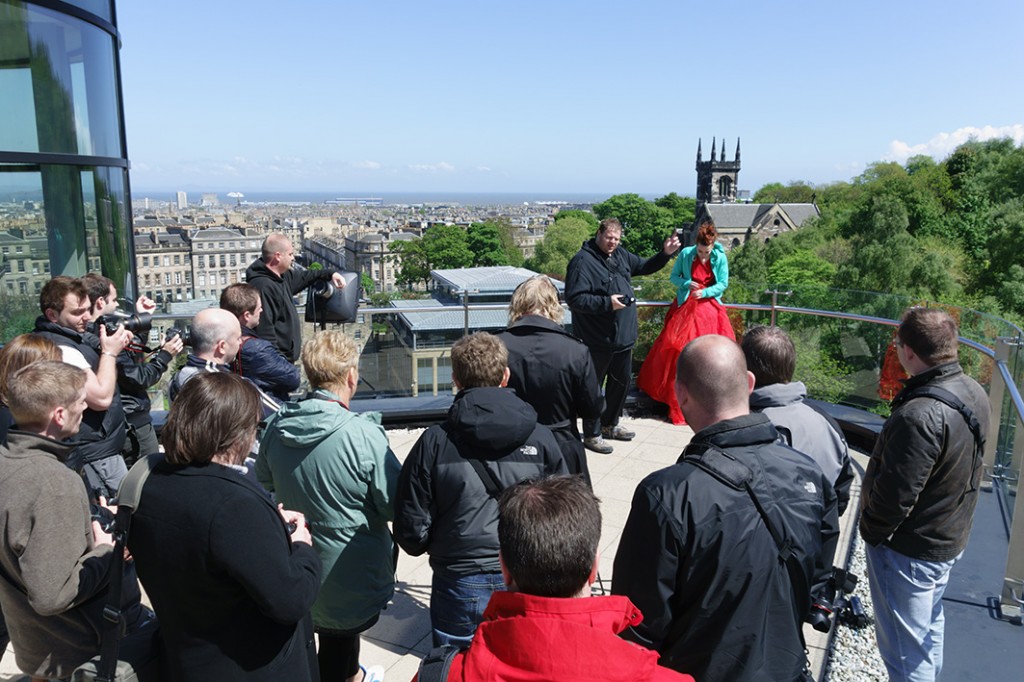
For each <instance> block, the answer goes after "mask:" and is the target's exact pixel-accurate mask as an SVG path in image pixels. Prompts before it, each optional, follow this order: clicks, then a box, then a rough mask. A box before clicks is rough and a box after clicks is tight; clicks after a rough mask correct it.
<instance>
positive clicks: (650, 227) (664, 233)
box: [594, 194, 674, 258]
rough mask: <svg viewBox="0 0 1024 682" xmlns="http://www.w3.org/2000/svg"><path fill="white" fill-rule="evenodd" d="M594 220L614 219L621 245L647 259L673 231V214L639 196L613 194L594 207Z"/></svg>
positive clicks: (659, 248)
mask: <svg viewBox="0 0 1024 682" xmlns="http://www.w3.org/2000/svg"><path fill="white" fill-rule="evenodd" d="M594 213H595V214H596V215H597V217H598V218H600V219H601V220H604V219H605V218H618V219H619V222H621V223H622V244H623V246H625V247H626V248H627V249H629V250H630V251H632V252H633V253H635V254H636V255H638V256H640V257H641V258H650V257H651V256H653V255H654V254H656V253H657V252H658V251H660V250H661V248H662V242H664V241H665V239H666V238H667V237H668V236H669V234H670V233H671V232H672V230H673V222H674V218H673V214H672V211H670V210H669V209H667V208H662V207H661V206H657V205H655V204H654V203H653V202H650V201H647V200H646V199H644V198H643V197H641V196H640V195H639V194H616V195H615V196H613V197H610V198H609V199H607V200H606V201H603V202H601V203H600V204H596V205H595V206H594Z"/></svg>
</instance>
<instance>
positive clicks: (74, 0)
mask: <svg viewBox="0 0 1024 682" xmlns="http://www.w3.org/2000/svg"><path fill="white" fill-rule="evenodd" d="M64 2H66V3H68V4H69V5H74V6H75V7H80V8H82V9H84V10H85V11H86V12H91V13H92V14H95V15H96V16H98V17H100V18H101V19H106V20H107V21H109V22H110V23H114V11H113V9H112V4H113V3H111V2H110V0H64Z"/></svg>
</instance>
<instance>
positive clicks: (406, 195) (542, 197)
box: [132, 187, 659, 206]
mask: <svg viewBox="0 0 1024 682" xmlns="http://www.w3.org/2000/svg"><path fill="white" fill-rule="evenodd" d="M178 191H185V192H186V194H187V195H188V201H189V203H190V204H198V203H199V200H200V197H201V196H202V195H203V194H216V195H217V199H218V201H219V202H220V203H221V204H226V205H230V204H233V203H235V200H236V198H235V197H229V196H228V191H224V192H214V191H209V190H207V191H199V190H166V189H136V188H134V187H133V188H132V203H133V204H138V203H140V202H141V201H142V200H143V199H150V200H155V201H174V199H175V196H176V194H177V192H178ZM611 196H614V195H613V194H606V193H601V192H345V191H337V192H301V191H264V192H245V193H244V194H243V196H242V197H241V201H242V203H255V204H263V203H267V204H270V203H281V204H295V203H310V204H322V203H324V202H326V201H331V200H335V199H355V198H360V199H368V198H375V199H380V200H381V201H382V202H383V204H384V205H385V206H396V205H410V204H460V205H462V206H502V205H512V204H524V203H531V204H532V203H538V202H566V203H570V204H596V203H600V202H602V201H605V200H606V199H608V198H609V197H611ZM640 196H642V197H644V198H647V199H654V198H656V197H657V196H659V195H657V194H650V195H648V194H641V195H640Z"/></svg>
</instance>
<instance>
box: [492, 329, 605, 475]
mask: <svg viewBox="0 0 1024 682" xmlns="http://www.w3.org/2000/svg"><path fill="white" fill-rule="evenodd" d="M498 338H499V339H501V340H502V341H503V342H504V343H505V346H506V347H507V348H508V368H509V371H510V376H509V380H508V385H509V387H510V388H514V389H515V391H516V395H518V396H519V397H520V398H522V399H523V400H525V401H526V402H528V403H530V405H531V406H533V409H535V410H536V411H537V421H539V422H540V423H541V424H544V425H545V426H547V427H548V428H550V429H551V433H552V434H554V436H555V440H557V441H558V444H559V445H561V446H562V454H563V455H565V463H566V465H567V466H568V467H569V471H570V473H574V474H583V475H584V477H585V478H586V479H587V482H588V483H589V482H590V471H589V469H588V468H587V457H586V453H585V452H584V450H583V443H582V441H580V432H579V428H578V427H577V426H576V420H577V418H583V419H597V418H598V417H600V416H601V411H602V410H603V409H604V398H603V397H602V395H601V387H600V386H598V385H597V374H595V373H594V363H593V361H592V360H591V358H590V351H588V350H587V347H586V346H584V345H583V343H582V342H581V341H580V340H579V339H577V338H576V337H574V336H571V335H570V334H569V333H568V332H566V331H565V329H564V328H563V327H562V325H560V324H556V323H554V322H552V321H551V320H549V319H547V318H546V317H541V316H539V315H525V316H524V317H522V318H520V319H519V320H517V321H516V323H515V324H513V325H512V326H510V327H509V328H508V329H506V330H505V331H503V332H501V333H500V334H498Z"/></svg>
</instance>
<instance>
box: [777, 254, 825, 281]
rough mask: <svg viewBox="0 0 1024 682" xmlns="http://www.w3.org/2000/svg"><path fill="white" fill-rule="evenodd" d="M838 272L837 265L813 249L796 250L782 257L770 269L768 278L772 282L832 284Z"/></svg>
mask: <svg viewBox="0 0 1024 682" xmlns="http://www.w3.org/2000/svg"><path fill="white" fill-rule="evenodd" d="M835 274H836V266H835V265H833V264H832V263H829V262H828V261H827V260H824V259H823V258H819V257H818V256H817V255H815V254H814V253H813V252H812V251H804V250H800V251H796V252H795V253H792V254H790V255H788V256H786V257H785V258H781V259H779V260H778V261H776V262H775V263H773V264H772V266H771V267H770V268H769V269H768V279H769V280H770V281H771V283H772V284H789V285H794V286H796V285H801V284H825V285H828V284H831V283H832V278H833V277H834V276H835Z"/></svg>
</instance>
